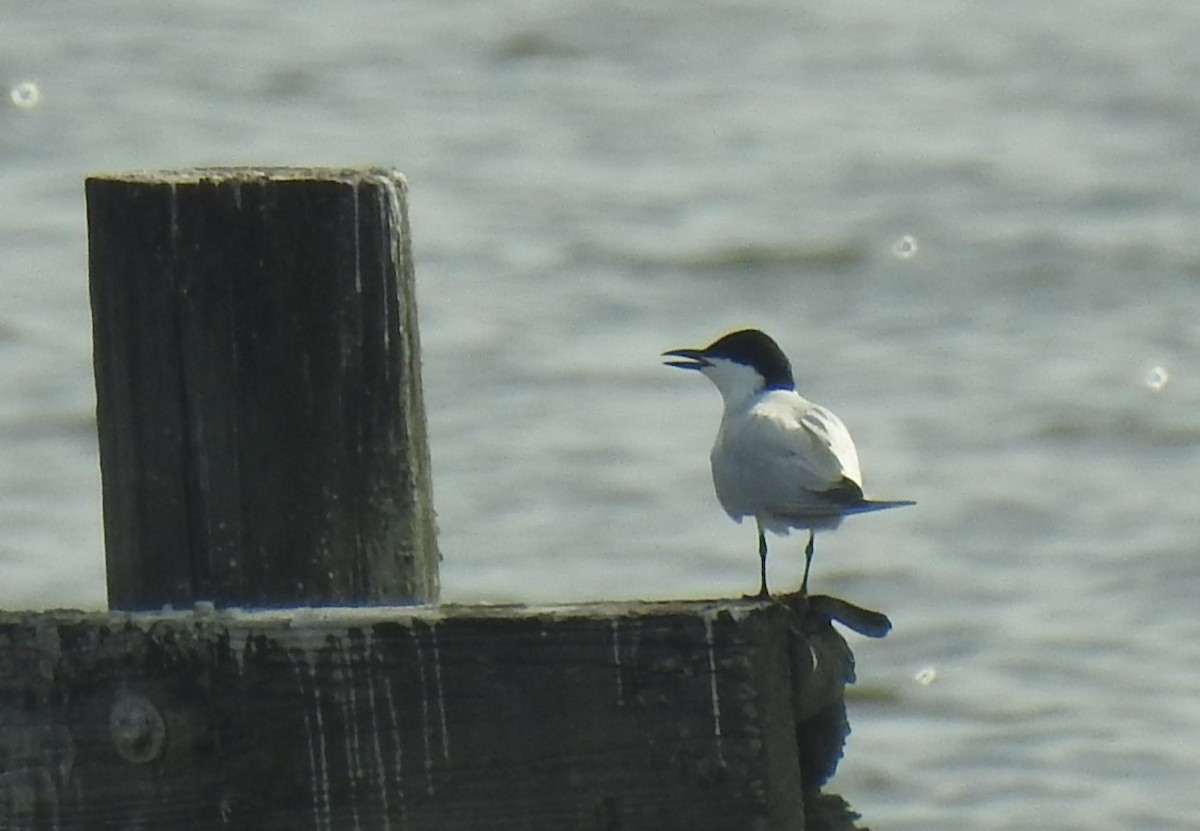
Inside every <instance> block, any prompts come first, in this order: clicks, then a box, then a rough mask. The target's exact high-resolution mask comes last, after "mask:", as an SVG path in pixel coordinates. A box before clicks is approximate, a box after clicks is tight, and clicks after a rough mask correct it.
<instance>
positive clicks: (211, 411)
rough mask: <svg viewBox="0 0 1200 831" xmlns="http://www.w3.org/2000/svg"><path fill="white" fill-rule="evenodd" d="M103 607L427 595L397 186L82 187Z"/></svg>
mask: <svg viewBox="0 0 1200 831" xmlns="http://www.w3.org/2000/svg"><path fill="white" fill-rule="evenodd" d="M87 200H88V227H89V253H90V260H91V294H92V309H93V321H94V322H93V326H94V333H95V334H94V338H95V368H96V393H97V421H98V425H99V431H100V463H101V470H102V476H103V485H104V517H105V519H104V527H105V541H106V549H107V556H108V589H109V604H110V606H111V607H112V608H114V609H148V608H160V607H162V606H163V605H164V604H175V605H184V606H190V605H191V604H192V603H193V602H194V601H198V600H203V601H212V602H215V603H216V604H217V605H223V604H229V603H233V604H239V605H284V604H287V605H292V604H305V603H371V602H425V601H430V600H434V599H436V598H437V585H438V584H437V551H436V545H435V541H434V526H433V523H434V520H433V509H432V505H431V499H430V477H429V458H428V451H427V444H426V441H425V412H424V404H423V401H422V397H421V383H420V372H419V367H418V360H419V354H420V353H419V347H418V340H417V319H416V300H415V296H414V288H413V267H412V254H411V249H410V242H409V234H408V222H407V217H406V208H405V183H404V179H403V178H402V177H401V176H399V175H398V174H395V173H392V172H389V171H379V170H353V171H328V170H326V171H312V170H271V169H268V170H256V169H230V170H225V169H217V170H198V171H184V172H177V173H136V174H123V175H117V176H98V177H93V178H90V179H88V181H87Z"/></svg>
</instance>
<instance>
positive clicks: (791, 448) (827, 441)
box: [663, 329, 916, 599]
mask: <svg viewBox="0 0 1200 831" xmlns="http://www.w3.org/2000/svg"><path fill="white" fill-rule="evenodd" d="M663 357H664V358H677V359H680V360H671V361H665V362H664V363H665V364H666V365H667V366H673V367H678V368H680V369H694V370H697V371H699V372H700V374H702V375H703V376H704V377H705V378H707V379H708V380H710V381H712V382H713V384H715V385H716V387H717V390H718V391H719V392H720V393H721V398H722V399H723V400H724V403H725V411H724V413H723V414H722V416H721V427H720V429H719V430H718V431H717V440H716V442H715V443H714V444H713V448H712V454H711V456H710V457H709V458H710V461H711V462H712V477H713V486H714V487H715V488H716V491H717V499H718V501H720V503H721V507H722V508H724V509H725V513H727V514H729V516H730V517H731V518H732V519H733V520H734V521H735V522H739V523H740V522H741V521H742V519H743V518H745V517H747V516H752V517H754V521H755V523H756V524H757V526H758V556H759V562H760V583H759V590H758V594H757V595H755V597H757V598H760V599H767V598H770V596H771V595H770V592H768V591H767V538H766V535H765V532H766V531H770V532H772V533H774V534H779V535H786V534H787V533H788V532H789V531H791V530H792V529H793V528H797V529H806V530H807V531H808V545H806V546H805V548H804V557H805V561H804V579H803V581H802V582H801V584H800V593H801V594H807V593H808V572H809V569H810V568H811V566H812V557H813V532H814V531H818V530H826V529H834V528H837V527H838V526H839V525H840V524H841V522H842V519H843V518H844V517H846V516H849V515H850V514H862V513H867V512H870V511H882V510H886V509H887V508H899V507H902V506H904V505H913V504H916V503H914V502H910V501H907V500H891V501H876V500H871V499H866V498H865V497H864V496H863V485H862V471H861V469H860V468H859V464H858V451H857V450H856V449H855V447H854V442H853V441H852V440H851V438H850V431H849V430H847V429H846V425H844V424H843V423H842V420H841V419H839V418H838V417H837V416H836V415H834V414H833V413H832V412H831V411H830V410H827V409H826V408H825V407H822V406H821V405H819V404H814V403H812V402H811V401H809V400H808V399H806V398H803V397H802V396H801V395H800V394H799V393H797V392H796V383H795V380H794V378H793V376H792V365H791V362H790V361H789V360H788V358H787V355H785V354H784V353H783V350H782V349H780V348H779V345H778V344H777V343H775V341H774V340H772V339H771V338H770V337H769V336H768V335H766V334H764V333H763V332H760V331H759V330H757V329H742V330H740V331H737V332H731V333H730V334H728V335H724V336H722V337H720V338H718V339H717V340H715V341H713V342H712V343H711V344H709V345H708V346H706V347H704V348H703V349H673V350H671V351H670V352H664V353H663Z"/></svg>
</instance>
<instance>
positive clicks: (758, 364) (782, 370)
mask: <svg viewBox="0 0 1200 831" xmlns="http://www.w3.org/2000/svg"><path fill="white" fill-rule="evenodd" d="M703 352H704V356H705V357H706V358H725V359H726V360H729V361H734V362H736V363H739V364H745V365H746V366H751V367H754V369H756V370H757V371H758V374H759V375H761V376H762V377H763V380H764V381H765V382H766V386H767V387H768V388H775V389H789V390H790V389H795V387H796V381H795V379H794V378H793V377H792V364H791V362H790V361H789V360H788V358H787V355H785V354H783V350H782V349H780V348H779V344H777V343H776V342H775V341H774V340H772V338H771V337H770V336H769V335H767V334H766V333H765V332H760V331H759V330H758V329H740V330H738V331H737V332H730V333H729V334H728V335H723V336H721V337H719V338H717V339H716V340H715V341H713V342H712V343H711V344H709V345H708V346H706V347H705V348H704V350H703Z"/></svg>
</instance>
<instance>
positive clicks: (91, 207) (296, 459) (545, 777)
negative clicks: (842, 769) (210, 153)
mask: <svg viewBox="0 0 1200 831" xmlns="http://www.w3.org/2000/svg"><path fill="white" fill-rule="evenodd" d="M87 191H88V219H89V226H90V231H91V246H90V247H91V256H92V299H93V308H94V314H95V320H96V324H95V328H96V336H95V337H96V377H97V398H98V409H99V416H100V417H99V428H100V444H101V463H102V468H103V485H104V501H105V536H106V546H107V550H108V565H109V588H110V597H111V599H112V605H113V607H114V609H120V610H123V611H113V612H111V613H82V612H70V611H66V612H47V613H25V614H22V613H0V831H10V829H11V831H18V829H19V831H91V829H95V828H156V829H163V830H164V831H178V830H180V829H209V828H214V829H217V828H219V829H227V831H263V829H268V830H269V829H280V831H282V830H283V829H287V830H288V831H292V829H312V831H343V829H368V828H369V829H383V831H435V830H436V831H477V830H478V829H496V831H513V830H514V829H516V830H517V831H543V829H559V828H563V829H583V831H741V829H746V831H803V829H806V828H807V829H808V831H816V829H818V828H836V829H838V830H839V831H841V830H842V829H848V828H852V827H853V822H852V821H851V820H850V819H849V818H848V817H849V816H850V815H849V814H848V813H847V812H846V810H845V808H844V804H842V803H840V801H838V800H836V799H835V800H833V801H832V802H830V801H823V802H822V801H820V797H819V796H818V795H817V790H816V789H817V788H818V787H819V786H820V785H821V784H823V783H824V781H825V779H827V778H828V777H829V776H830V775H831V774H832V772H833V770H834V767H835V766H836V763H837V760H838V758H839V757H840V755H841V748H842V743H843V741H844V739H845V736H846V733H847V729H848V728H847V726H846V720H845V710H844V703H843V690H844V687H845V685H846V684H847V683H849V682H850V681H851V680H853V674H854V671H853V656H852V655H851V654H850V650H849V649H848V648H847V646H846V642H845V641H844V640H843V639H842V637H841V636H840V635H839V634H838V633H837V632H836V631H835V630H834V628H833V626H832V625H831V623H830V621H831V619H836V620H840V621H842V622H843V623H846V624H847V625H850V626H851V627H852V628H856V629H858V630H859V631H861V632H863V633H864V634H869V635H874V636H881V635H882V634H883V633H885V632H886V630H887V627H888V625H889V624H888V623H887V620H886V618H883V617H882V616H881V615H878V614H874V613H871V612H867V611H865V610H861V609H857V608H856V607H853V606H850V605H849V604H846V603H844V602H842V601H839V600H836V599H833V598H827V597H801V596H790V597H789V596H784V597H779V598H777V602H774V603H767V602H759V601H750V600H727V601H726V600H716V601H695V602H664V603H621V604H615V603H599V604H580V605H569V606H560V607H534V608H528V607H521V606H501V607H487V606H483V607H456V606H436V605H402V606H401V605H391V606H389V605H381V601H385V600H394V599H400V600H405V601H411V600H432V599H434V598H435V597H436V593H437V562H436V549H435V546H434V541H433V534H434V531H433V519H432V507H431V505H430V497H429V465H428V456H427V451H426V449H425V435H424V414H423V409H422V406H421V396H420V373H419V365H418V352H417V340H416V317H415V304H414V300H413V285H412V264H411V257H410V254H409V245H408V236H407V224H406V222H405V218H404V217H405V209H404V184H403V180H402V179H401V178H400V177H399V176H398V175H396V174H393V173H390V172H380V171H333V172H330V171H290V170H267V171H259V170H253V171H251V170H216V171H194V172H184V173H168V174H136V175H127V176H113V177H103V178H93V179H90V180H89V181H88V184H87ZM200 601H204V602H200ZM210 601H211V602H210ZM181 607H184V608H181ZM263 607H273V608H263ZM146 609H152V610H153V611H146ZM131 610H132V611H131ZM814 805H819V806H820V808H819V810H810V808H812V806H814ZM831 805H832V809H831ZM839 812H840V813H839ZM833 813H838V814H839V819H838V824H835V825H828V824H826V825H821V824H818V822H817V820H816V819H815V817H818V816H820V817H828V816H830V815H831V814H833Z"/></svg>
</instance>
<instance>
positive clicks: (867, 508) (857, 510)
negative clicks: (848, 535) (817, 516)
mask: <svg viewBox="0 0 1200 831" xmlns="http://www.w3.org/2000/svg"><path fill="white" fill-rule="evenodd" d="M916 504H917V503H916V502H913V501H912V500H910V499H890V500H884V499H878V500H876V499H864V500H863V501H862V502H856V503H854V504H852V505H845V506H843V507H842V508H841V512H842V513H843V514H869V513H871V512H872V511H886V510H887V509H888V508H903V507H905V506H906V505H916Z"/></svg>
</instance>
